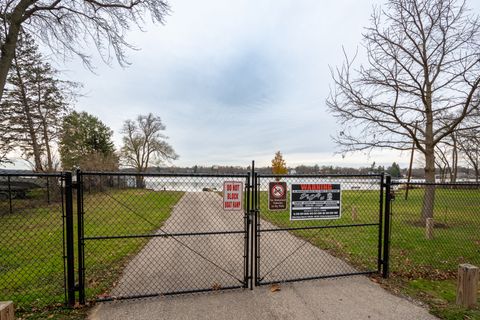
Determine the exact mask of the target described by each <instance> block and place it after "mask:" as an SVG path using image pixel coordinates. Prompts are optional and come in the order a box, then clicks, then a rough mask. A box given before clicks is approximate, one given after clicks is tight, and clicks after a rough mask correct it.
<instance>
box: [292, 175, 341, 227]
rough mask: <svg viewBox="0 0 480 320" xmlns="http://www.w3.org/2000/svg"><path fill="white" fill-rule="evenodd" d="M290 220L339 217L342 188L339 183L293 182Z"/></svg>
mask: <svg viewBox="0 0 480 320" xmlns="http://www.w3.org/2000/svg"><path fill="white" fill-rule="evenodd" d="M290 192H291V195H290V220H317V219H339V218H340V215H341V205H342V190H341V187H340V184H339V183H315V184H312V183H299V184H292V187H291V191H290Z"/></svg>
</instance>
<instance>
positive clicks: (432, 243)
mask: <svg viewBox="0 0 480 320" xmlns="http://www.w3.org/2000/svg"><path fill="white" fill-rule="evenodd" d="M392 187H393V191H394V200H393V201H392V218H391V249H390V255H391V257H390V263H391V266H390V269H391V271H392V275H394V276H395V275H396V276H402V277H406V278H427V279H428V278H430V279H432V278H433V279H446V278H451V279H453V278H455V277H456V273H457V268H458V264H460V263H471V264H474V265H480V185H479V184H427V183H410V184H409V185H408V189H409V190H408V195H407V196H406V193H407V184H405V183H402V182H393V184H392ZM427 188H434V190H435V195H434V198H433V200H432V202H433V203H434V206H433V211H432V212H431V215H428V214H423V213H422V212H423V211H424V210H423V203H424V201H425V199H424V197H425V194H426V190H427ZM427 200H428V199H427ZM428 216H431V217H432V222H433V223H432V224H431V225H432V226H433V227H432V228H431V233H430V236H429V233H428V232H427V228H426V226H427V223H426V217H428Z"/></svg>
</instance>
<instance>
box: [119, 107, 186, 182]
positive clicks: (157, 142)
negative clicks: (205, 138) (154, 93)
mask: <svg viewBox="0 0 480 320" xmlns="http://www.w3.org/2000/svg"><path fill="white" fill-rule="evenodd" d="M165 129H166V127H165V125H164V124H163V123H162V120H161V119H160V117H156V116H154V115H153V114H151V113H149V114H148V115H139V116H138V117H137V119H136V120H135V121H133V120H127V121H125V123H124V124H123V129H122V133H123V135H124V136H123V147H122V150H121V158H122V160H123V161H124V164H125V165H126V166H128V167H132V168H135V170H136V171H137V172H139V173H140V172H145V171H146V170H147V169H148V166H149V165H151V164H152V163H155V164H159V163H160V162H162V161H164V160H167V161H168V160H175V159H177V158H178V155H177V154H176V153H175V150H174V149H173V148H172V146H170V144H168V143H167V142H166V141H165V140H166V139H167V136H165V135H163V134H162V131H164V130H165ZM137 187H143V179H141V178H139V179H137Z"/></svg>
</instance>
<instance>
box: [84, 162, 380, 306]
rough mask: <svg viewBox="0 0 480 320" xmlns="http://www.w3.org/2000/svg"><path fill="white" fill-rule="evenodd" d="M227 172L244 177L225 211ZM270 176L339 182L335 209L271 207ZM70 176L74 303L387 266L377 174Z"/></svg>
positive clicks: (364, 271)
mask: <svg viewBox="0 0 480 320" xmlns="http://www.w3.org/2000/svg"><path fill="white" fill-rule="evenodd" d="M387 178H389V177H387ZM232 181H233V182H236V183H242V185H243V195H244V196H243V199H242V210H234V211H225V210H224V208H223V206H222V203H223V198H222V197H223V186H224V183H225V182H232ZM272 181H284V182H286V183H287V184H291V183H299V182H302V183H327V182H328V183H332V182H336V183H338V182H339V183H341V185H342V189H343V191H342V194H343V196H342V217H341V218H340V219H337V220H313V221H290V220H289V208H286V209H285V210H280V211H269V208H268V196H267V190H268V184H269V182H272ZM387 181H389V179H387ZM76 186H77V200H78V201H77V212H78V221H77V233H78V234H77V236H78V249H77V250H78V267H77V272H78V286H77V291H79V301H80V303H81V304H84V303H85V302H86V300H96V301H109V300H120V299H130V298H141V297H152V296H159V295H170V294H179V293H191V292H201V291H212V290H224V289H233V288H247V287H250V288H253V287H254V286H258V285H264V284H269V283H278V282H290V281H299V280H307V279H318V278H328V277H339V276H347V275H358V274H371V273H375V272H380V271H381V270H382V269H383V271H384V276H386V275H387V274H386V272H388V269H387V267H386V266H387V265H388V229H387V228H384V227H388V226H387V225H385V226H384V222H385V223H387V221H383V217H384V187H386V186H387V184H384V176H383V175H284V176H279V175H259V174H257V173H256V172H255V171H254V169H253V168H252V171H251V173H250V172H249V173H248V174H227V175H221V174H146V173H145V174H136V173H96V172H80V171H78V172H77V183H76ZM287 189H288V188H287ZM289 196H290V195H288V197H289ZM385 199H386V201H388V202H389V197H386V198H385ZM287 202H288V201H287ZM387 207H388V206H385V211H387ZM385 240H387V241H385ZM350 249H351V250H356V251H357V252H356V256H358V254H359V252H358V251H359V250H360V254H361V255H362V258H363V259H361V260H362V262H361V263H360V262H359V261H355V260H354V257H355V255H352V256H350V255H348V250H350ZM346 252H347V254H346ZM365 258H367V259H365ZM365 261H367V262H365Z"/></svg>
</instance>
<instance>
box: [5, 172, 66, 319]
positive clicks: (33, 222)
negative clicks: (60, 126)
mask: <svg viewBox="0 0 480 320" xmlns="http://www.w3.org/2000/svg"><path fill="white" fill-rule="evenodd" d="M63 183H64V182H63V178H62V175H61V174H58V175H57V174H50V175H34V174H25V175H23V174H0V301H6V300H13V301H15V304H16V308H17V309H18V310H19V311H22V310H34V309H41V308H44V307H47V306H51V305H55V304H63V303H64V302H65V292H64V288H65V278H64V258H63V257H64V217H63V213H64V207H63V188H64V186H63Z"/></svg>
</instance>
